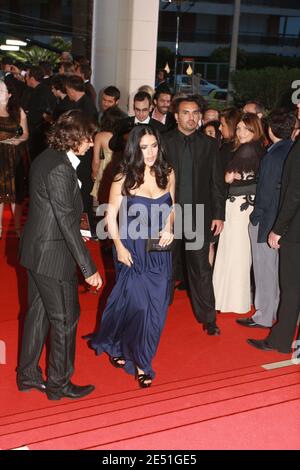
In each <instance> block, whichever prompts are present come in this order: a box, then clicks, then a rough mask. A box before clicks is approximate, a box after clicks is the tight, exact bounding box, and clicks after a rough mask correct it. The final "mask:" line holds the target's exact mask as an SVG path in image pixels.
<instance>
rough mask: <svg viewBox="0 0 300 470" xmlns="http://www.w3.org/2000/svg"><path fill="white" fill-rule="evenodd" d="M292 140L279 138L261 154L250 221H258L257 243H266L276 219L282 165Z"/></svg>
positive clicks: (254, 223)
mask: <svg viewBox="0 0 300 470" xmlns="http://www.w3.org/2000/svg"><path fill="white" fill-rule="evenodd" d="M292 144H293V142H292V140H290V139H289V140H281V141H279V142H277V143H276V144H274V145H272V147H271V148H270V150H269V151H268V152H267V153H266V154H265V155H264V156H263V158H262V160H261V163H260V167H259V175H258V183H257V187H256V197H255V205H254V210H253V212H252V214H251V215H250V221H251V222H252V224H253V225H257V224H258V223H259V229H258V237H257V242H258V243H266V242H267V241H268V234H269V233H270V231H271V229H272V227H273V224H274V222H275V220H276V216H277V213H278V207H279V201H280V189H281V179H282V171H283V165H284V162H285V160H286V158H287V155H288V153H289V151H290V149H291V146H292Z"/></svg>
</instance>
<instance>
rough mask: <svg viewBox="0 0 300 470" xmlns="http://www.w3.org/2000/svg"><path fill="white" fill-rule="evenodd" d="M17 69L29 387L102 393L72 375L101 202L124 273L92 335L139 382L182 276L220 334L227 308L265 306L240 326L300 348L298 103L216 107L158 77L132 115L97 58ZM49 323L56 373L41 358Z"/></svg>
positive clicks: (137, 97) (269, 343)
mask: <svg viewBox="0 0 300 470" xmlns="http://www.w3.org/2000/svg"><path fill="white" fill-rule="evenodd" d="M20 68H21V65H20V64H14V63H13V62H12V61H11V59H9V58H8V59H7V58H5V59H3V60H2V70H3V80H1V81H0V221H1V220H2V213H3V205H4V204H5V203H9V204H11V209H12V213H13V214H14V220H15V232H16V235H17V236H18V237H19V236H20V234H21V241H20V262H21V264H22V265H23V266H25V267H26V268H27V270H28V278H29V285H28V293H29V295H28V311H27V314H26V317H25V327H24V333H23V340H22V349H21V354H20V358H19V364H18V368H17V383H18V388H19V390H28V389H31V388H36V389H38V390H39V391H41V392H46V394H47V397H48V399H50V400H58V399H61V398H63V397H68V398H80V397H82V396H85V395H87V394H88V393H91V392H92V391H93V389H94V387H93V386H92V385H87V386H78V385H75V384H73V383H72V382H71V376H72V373H73V369H74V355H75V338H76V327H77V323H78V318H79V302H78V289H77V277H76V265H78V267H79V268H80V270H81V272H82V275H83V277H84V278H85V280H86V281H87V283H88V284H90V285H92V286H95V287H96V288H97V289H99V288H100V286H101V284H102V280H101V277H100V274H99V273H98V271H97V268H96V266H95V264H94V262H93V261H92V259H91V257H90V255H89V252H88V250H87V248H86V244H85V243H84V240H83V238H82V236H81V232H80V221H81V214H82V212H85V213H86V214H87V217H88V220H89V223H90V226H91V232H92V236H93V237H95V236H96V235H95V233H96V219H95V213H94V209H95V206H97V205H98V204H102V203H108V208H107V211H106V215H105V222H106V224H107V230H108V234H109V236H110V239H111V240H112V242H113V250H112V255H113V257H114V261H115V270H116V282H115V285H114V287H113V289H112V291H111V294H110V296H109V298H108V301H107V305H106V308H105V310H104V312H103V315H102V321H101V324H100V327H99V329H98V330H97V331H96V332H95V333H93V334H91V335H89V337H88V340H89V346H90V347H91V348H93V349H94V350H95V351H96V353H97V354H100V353H102V352H105V353H107V354H108V356H109V360H110V362H111V364H112V365H113V366H114V367H117V368H124V370H126V371H127V372H128V373H130V374H132V375H135V376H136V378H137V380H138V383H139V385H140V387H143V388H145V387H149V386H151V384H152V380H153V378H154V376H155V373H154V370H153V368H152V360H153V357H154V355H155V353H156V350H157V347H158V344H159V339H160V336H161V334H162V331H163V326H164V322H165V319H166V315H167V311H168V306H169V304H170V303H172V301H173V298H174V290H175V289H176V288H179V289H186V290H187V291H188V294H189V298H190V301H191V305H192V309H193V312H194V315H195V318H196V320H197V321H198V322H199V323H200V324H201V325H202V327H203V330H204V331H205V332H206V333H207V334H208V335H210V336H215V335H220V333H221V331H220V328H219V326H218V325H217V315H216V312H217V311H219V312H220V314H223V313H226V312H233V313H236V314H247V313H249V312H250V311H251V306H252V304H254V307H255V313H254V314H253V315H252V316H251V317H249V316H246V317H242V318H238V319H237V320H236V321H237V323H238V324H239V325H240V326H244V327H248V328H266V329H267V328H270V329H271V330H270V334H269V336H268V337H267V338H266V339H264V340H254V339H249V340H248V343H249V344H250V345H251V346H253V347H256V348H259V349H262V350H277V351H279V352H284V353H290V352H291V351H292V343H293V339H294V337H295V334H296V329H297V319H298V314H299V311H300V289H299V286H298V278H299V276H298V273H299V269H300V268H299V266H300V263H299V257H300V253H299V246H300V245H299V243H300V156H299V152H300V140H299V141H298V140H297V137H298V134H299V128H300V125H299V122H300V105H298V106H295V109H291V108H290V109H285V108H279V109H274V110H272V111H271V112H269V113H268V114H267V113H266V110H265V109H264V108H263V106H262V105H261V104H260V103H258V102H256V101H255V100H253V101H249V102H247V103H245V105H244V107H243V109H238V108H236V107H227V108H225V109H223V110H222V111H219V110H217V109H213V108H209V107H208V106H207V105H206V101H205V100H204V98H203V97H202V96H200V95H185V94H178V95H175V96H173V94H172V92H171V90H170V89H169V88H168V84H167V83H166V81H165V80H162V79H161V77H160V79H158V80H157V84H156V89H155V90H153V89H152V88H151V87H149V86H143V87H141V88H140V89H138V90H136V93H135V94H134V95H133V97H132V115H130V116H128V115H127V114H126V113H125V112H124V111H123V110H121V109H120V107H119V100H120V91H119V89H118V88H117V87H116V86H114V85H110V86H107V87H106V88H105V89H104V90H102V91H101V92H100V93H99V102H98V103H97V92H96V90H95V89H94V87H93V86H92V84H91V83H90V78H91V68H90V64H89V62H88V60H87V59H85V58H82V57H81V58H78V60H76V61H73V60H70V57H69V58H68V59H67V60H65V58H64V60H63V61H62V62H61V63H60V65H59V67H58V73H57V74H53V72H52V68H51V66H50V64H48V63H41V64H40V65H39V66H32V67H28V68H27V69H26V70H25V72H24V73H22V71H21V70H20ZM98 105H99V111H98V109H97V108H98ZM129 108H130V97H129ZM29 167H30V176H29V210H28V214H27V218H26V222H25V227H24V229H23V231H22V233H21V226H20V220H21V219H20V218H21V214H22V206H23V202H24V200H25V198H26V196H27V190H26V181H27V179H28V168H29ZM137 206H138V208H139V211H136V207H137ZM162 208H164V211H162V212H161V209H162ZM157 211H158V212H159V215H158V217H156V218H155V217H153V214H154V213H157ZM141 212H142V215H143V216H142V217H141V216H139V217H138V215H137V213H139V214H140V213H141ZM124 214H125V215H126V217H125V218H124V217H122V216H123V215H124ZM199 220H201V223H200V224H199ZM134 224H135V226H136V227H137V226H138V230H136V232H138V234H140V236H136V232H135V233H134V234H133V233H132V231H131V228H132V225H134ZM175 227H177V229H178V227H180V233H181V236H180V237H177V236H176V229H175ZM141 234H143V236H142V235H141ZM0 235H2V223H1V222H0ZM101 243H102V242H101ZM279 248H280V250H279ZM279 258H280V263H279ZM299 275H300V273H299ZM49 333H50V338H51V340H50V354H49V366H48V371H47V381H45V380H44V378H43V375H42V371H41V369H40V367H39V359H40V355H41V352H42V349H43V347H44V345H45V342H46V339H47V337H48V334H49Z"/></svg>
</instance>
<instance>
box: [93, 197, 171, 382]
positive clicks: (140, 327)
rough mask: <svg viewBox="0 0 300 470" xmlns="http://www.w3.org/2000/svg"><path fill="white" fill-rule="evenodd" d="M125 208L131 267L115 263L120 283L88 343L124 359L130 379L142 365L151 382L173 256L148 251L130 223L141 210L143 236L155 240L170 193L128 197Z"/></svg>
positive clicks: (124, 230) (124, 231)
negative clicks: (131, 231) (161, 209)
mask: <svg viewBox="0 0 300 470" xmlns="http://www.w3.org/2000/svg"><path fill="white" fill-rule="evenodd" d="M123 203H124V204H123ZM123 203H122V205H121V209H120V215H121V214H122V212H123V214H124V213H125V215H126V216H127V217H124V218H123V217H122V216H121V217H120V222H119V224H120V227H119V232H120V239H121V240H122V243H123V245H124V246H125V247H126V248H127V249H128V250H129V251H130V253H131V255H132V259H133V265H132V266H131V267H128V266H126V265H125V264H123V263H121V262H119V261H117V260H116V284H115V286H114V288H113V290H112V292H111V294H110V296H109V298H108V301H107V305H106V308H105V310H104V312H103V316H102V321H101V324H100V328H99V330H98V331H97V332H96V333H95V334H94V335H93V337H92V339H91V340H90V346H91V347H92V348H93V349H95V350H96V353H97V354H101V353H102V352H106V353H108V354H109V355H110V356H113V357H120V356H122V357H124V358H125V360H126V364H125V367H124V369H125V370H126V372H128V373H129V374H135V372H136V366H138V367H139V368H140V369H142V370H143V371H144V373H145V374H149V375H150V376H151V377H152V378H153V377H154V371H153V369H152V359H153V357H154V355H155V353H156V350H157V347H158V343H159V340H160V336H161V333H162V330H163V327H164V323H165V319H166V315H167V310H168V306H169V300H170V288H171V278H172V255H171V252H170V251H165V252H154V251H153V252H147V251H146V240H145V237H144V238H141V237H139V238H136V236H133V234H132V233H130V224H131V225H134V223H135V221H136V220H137V216H138V214H135V213H134V212H135V210H136V208H137V207H139V208H140V209H141V210H142V214H143V216H142V217H140V224H139V229H140V232H143V231H144V234H145V231H146V232H147V234H146V236H147V235H148V236H149V235H150V232H151V234H152V236H154V237H155V234H156V236H158V232H159V230H161V228H162V226H163V225H164V223H163V220H164V217H163V216H162V215H161V214H160V215H159V216H158V217H153V214H154V213H156V214H157V209H158V207H160V208H161V207H162V206H163V207H164V208H165V209H167V213H168V214H169V213H170V210H171V206H172V198H171V195H170V193H165V194H163V195H162V196H160V197H159V198H155V199H152V198H148V197H144V196H130V197H128V198H124V200H123ZM137 205H138V206H137ZM132 209H133V210H132ZM124 211H125V212H124ZM139 215H140V213H139ZM165 215H166V213H165ZM154 219H155V220H154ZM156 221H157V222H156ZM128 232H129V233H128ZM126 234H127V237H126Z"/></svg>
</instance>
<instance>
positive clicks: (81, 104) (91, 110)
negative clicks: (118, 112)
mask: <svg viewBox="0 0 300 470" xmlns="http://www.w3.org/2000/svg"><path fill="white" fill-rule="evenodd" d="M72 103H73V109H80V110H81V111H84V113H86V115H87V116H88V117H89V118H90V119H92V121H93V122H94V124H98V111H97V108H96V106H95V104H94V102H93V100H92V98H90V96H88V95H87V94H86V93H85V94H84V95H83V96H82V97H81V98H80V99H79V100H78V101H73V102H72Z"/></svg>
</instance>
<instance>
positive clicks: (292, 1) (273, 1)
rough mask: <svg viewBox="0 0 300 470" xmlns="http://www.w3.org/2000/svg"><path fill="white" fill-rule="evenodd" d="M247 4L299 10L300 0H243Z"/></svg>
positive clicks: (211, 0)
mask: <svg viewBox="0 0 300 470" xmlns="http://www.w3.org/2000/svg"><path fill="white" fill-rule="evenodd" d="M185 2H186V0H182V4H184V3H185ZM195 3H225V4H227V5H234V0H196V1H195ZM245 5H246V6H251V5H255V6H263V7H273V8H284V9H286V8H292V9H295V10H299V0H242V7H243V6H245ZM190 11H192V10H190Z"/></svg>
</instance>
